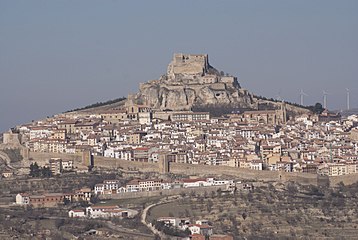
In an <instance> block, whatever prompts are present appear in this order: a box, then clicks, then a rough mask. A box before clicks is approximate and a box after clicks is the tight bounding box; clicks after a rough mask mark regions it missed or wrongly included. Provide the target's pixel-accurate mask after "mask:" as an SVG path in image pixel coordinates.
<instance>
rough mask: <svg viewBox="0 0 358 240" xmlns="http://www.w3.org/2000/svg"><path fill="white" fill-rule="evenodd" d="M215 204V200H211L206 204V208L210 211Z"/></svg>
mask: <svg viewBox="0 0 358 240" xmlns="http://www.w3.org/2000/svg"><path fill="white" fill-rule="evenodd" d="M213 206H214V204H213V201H211V200H209V201H208V204H207V205H206V209H207V210H208V212H209V213H210V212H211V210H212V209H213Z"/></svg>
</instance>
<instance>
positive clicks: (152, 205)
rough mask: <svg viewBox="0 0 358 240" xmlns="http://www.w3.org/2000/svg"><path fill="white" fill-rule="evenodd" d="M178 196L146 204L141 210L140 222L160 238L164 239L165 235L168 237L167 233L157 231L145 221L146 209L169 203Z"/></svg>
mask: <svg viewBox="0 0 358 240" xmlns="http://www.w3.org/2000/svg"><path fill="white" fill-rule="evenodd" d="M178 197H179V196H177V195H176V196H171V197H169V198H168V200H164V199H162V200H160V201H159V202H157V203H154V204H151V205H149V206H147V207H146V208H145V209H144V210H143V212H142V215H141V222H142V223H143V224H144V225H146V226H147V227H148V228H149V229H150V230H151V231H152V233H154V234H157V235H159V236H160V238H161V239H164V238H166V237H168V236H167V235H165V234H164V233H162V232H160V231H158V230H157V229H156V228H155V227H154V226H152V224H151V223H147V221H146V219H147V214H148V211H149V210H150V209H151V208H152V207H155V206H158V205H161V204H164V203H169V202H173V201H175V200H176V199H177V198H178Z"/></svg>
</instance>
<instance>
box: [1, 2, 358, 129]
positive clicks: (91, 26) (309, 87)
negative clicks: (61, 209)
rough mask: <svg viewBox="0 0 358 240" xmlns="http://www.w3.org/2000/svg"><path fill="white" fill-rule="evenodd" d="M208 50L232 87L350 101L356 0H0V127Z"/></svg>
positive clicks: (355, 71) (133, 82)
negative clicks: (234, 79)
mask: <svg viewBox="0 0 358 240" xmlns="http://www.w3.org/2000/svg"><path fill="white" fill-rule="evenodd" d="M175 52H183V53H208V54H209V59H210V63H211V65H213V66H214V67H216V68H217V69H219V70H223V71H225V72H228V73H231V74H233V75H236V76H238V77H239V81H240V83H241V86H242V87H244V88H247V89H249V90H250V91H252V92H254V93H256V94H259V95H263V96H267V97H276V96H277V95H278V94H279V93H280V95H281V96H282V97H283V98H284V99H285V100H288V101H293V102H299V91H300V89H303V90H304V91H305V92H306V93H307V94H308V96H307V97H306V98H305V104H314V103H315V102H322V90H326V91H327V92H328V93H329V96H328V107H329V108H330V109H341V108H343V109H344V108H346V103H345V101H346V100H345V99H346V98H345V96H346V95H345V94H346V93H345V89H346V88H350V90H351V107H358V1H356V0H352V1H348V0H342V1H337V0H334V1H329V0H320V1H318V0H296V1H287V0H282V1H276V0H270V1H267V0H262V1H258V0H253V1H238V0H235V1H227V0H222V1H221V0H220V1H219V0H217V1H209V0H205V1H204V0H203V1H193V0H187V1H183V0H180V1H168V0H164V1H146V0H143V1H133V0H131V1H115V0H112V1H109V0H108V1H107V0H98V1H90V0H83V1H80V0H76V1H70V0H68V1H66V0H58V1H56V0H51V1H48V0H42V1H36V0H23V1H17V0H8V1H5V0H0V82H1V85H0V131H2V130H6V129H7V128H9V127H12V126H15V125H16V124H19V123H26V122H29V121H31V120H32V119H40V118H43V117H46V116H51V115H53V114H55V113H59V112H63V111H66V110H69V109H73V108H76V107H81V106H85V105H88V104H91V103H95V102H97V101H105V100H109V99H114V98H118V97H122V96H127V94H128V93H129V92H137V89H138V85H139V83H140V82H144V81H147V80H151V79H156V78H158V77H159V76H160V75H161V74H163V73H165V71H166V67H167V64H168V63H169V62H170V60H171V58H172V55H173V53H175Z"/></svg>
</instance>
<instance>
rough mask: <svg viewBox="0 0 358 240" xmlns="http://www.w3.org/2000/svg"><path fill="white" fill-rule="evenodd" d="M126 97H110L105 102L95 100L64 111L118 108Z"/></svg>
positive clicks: (94, 110) (98, 110) (97, 110)
mask: <svg viewBox="0 0 358 240" xmlns="http://www.w3.org/2000/svg"><path fill="white" fill-rule="evenodd" d="M125 100H126V98H125V97H122V98H116V99H112V100H108V101H105V102H97V103H94V104H91V105H88V106H85V107H81V108H76V109H73V110H69V111H66V112H65V113H69V112H91V113H92V112H93V113H95V112H100V111H106V110H110V109H113V108H119V107H122V106H123V105H124V103H125Z"/></svg>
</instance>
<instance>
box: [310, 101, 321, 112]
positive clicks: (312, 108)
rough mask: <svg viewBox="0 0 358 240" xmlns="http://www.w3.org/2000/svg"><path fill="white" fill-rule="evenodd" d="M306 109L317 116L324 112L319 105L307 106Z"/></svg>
mask: <svg viewBox="0 0 358 240" xmlns="http://www.w3.org/2000/svg"><path fill="white" fill-rule="evenodd" d="M308 109H309V110H311V111H312V112H314V113H317V114H321V113H322V112H323V111H324V108H323V106H322V104H321V103H316V104H315V105H314V106H309V107H308Z"/></svg>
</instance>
